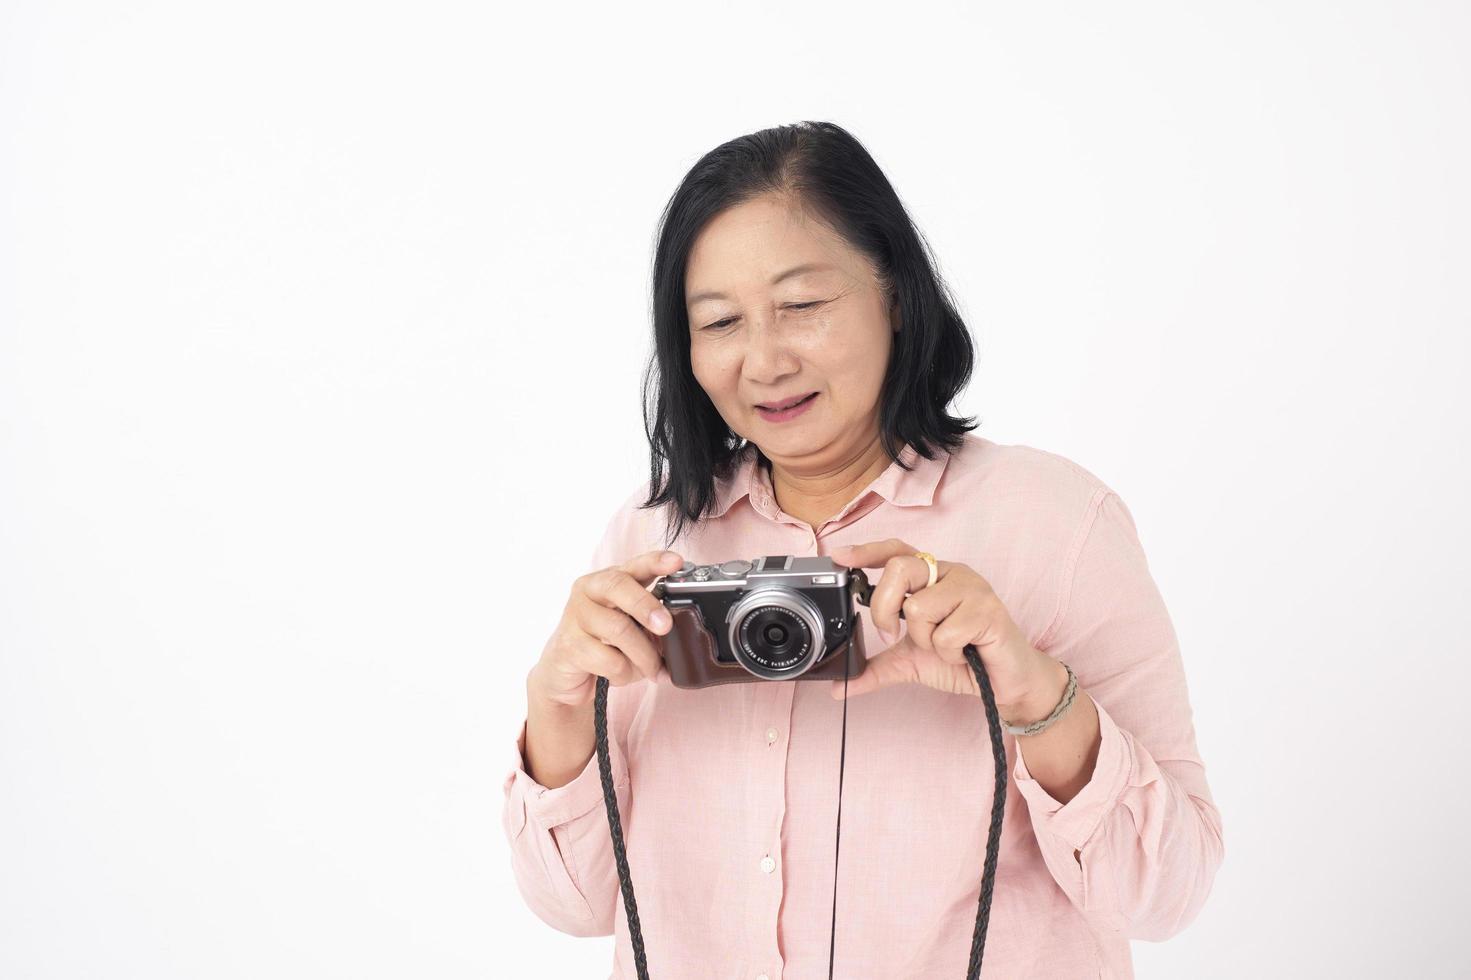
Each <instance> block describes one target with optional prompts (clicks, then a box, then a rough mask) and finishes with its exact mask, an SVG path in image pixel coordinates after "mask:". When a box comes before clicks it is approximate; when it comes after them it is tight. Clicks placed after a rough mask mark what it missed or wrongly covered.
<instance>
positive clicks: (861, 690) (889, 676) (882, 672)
mask: <svg viewBox="0 0 1471 980" xmlns="http://www.w3.org/2000/svg"><path fill="white" fill-rule="evenodd" d="M901 642H902V641H901ZM916 676H917V675H916V674H915V670H914V661H913V660H911V659H910V658H908V657H905V656H903V655H902V654H900V653H899V651H898V644H896V645H895V646H892V647H889V649H887V650H885V651H883V652H882V653H879V654H875V655H874V656H873V657H870V658H869V660H868V664H867V666H865V667H864V668H863V673H861V674H859V675H858V676H857V677H850V678H848V681H847V684H848V697H850V698H854V697H857V696H858V695H860V694H867V693H868V692H869V691H877V690H878V689H879V688H881V687H888V686H889V685H890V684H912V683H914V681H915V679H916ZM843 683H844V682H843V681H833V682H832V690H831V691H830V692H829V693H830V695H831V696H832V699H833V700H834V701H841V700H843Z"/></svg>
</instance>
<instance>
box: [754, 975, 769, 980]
mask: <svg viewBox="0 0 1471 980" xmlns="http://www.w3.org/2000/svg"><path fill="white" fill-rule="evenodd" d="M756 980H770V978H769V977H767V975H766V974H764V973H763V974H761V975H760V976H759V977H757V978H756Z"/></svg>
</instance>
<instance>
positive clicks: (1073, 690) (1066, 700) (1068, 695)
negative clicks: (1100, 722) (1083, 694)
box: [1001, 660, 1078, 735]
mask: <svg viewBox="0 0 1471 980" xmlns="http://www.w3.org/2000/svg"><path fill="white" fill-rule="evenodd" d="M1058 663H1062V661H1061V660H1059V661H1058ZM1062 665H1063V667H1066V668H1067V690H1065V691H1063V692H1062V700H1061V701H1059V702H1057V707H1055V708H1053V709H1052V714H1050V715H1048V716H1047V717H1046V718H1043V719H1042V720H1041V721H1034V722H1032V723H1031V724H1030V725H1013V724H1012V723H1011V722H1009V721H1006V720H1005V719H1002V722H1001V723H1002V726H1003V727H1005V729H1006V731H1007V733H1008V734H1011V735H1036V734H1037V733H1038V732H1042V731H1045V730H1046V729H1047V726H1049V725H1051V724H1052V723H1053V722H1054V721H1056V720H1057V719H1059V718H1061V717H1062V715H1063V712H1065V711H1067V709H1068V707H1069V706H1070V705H1071V704H1072V703H1073V698H1074V697H1076V696H1077V693H1078V678H1077V677H1076V676H1075V675H1074V674H1073V669H1072V668H1071V667H1068V665H1067V664H1062Z"/></svg>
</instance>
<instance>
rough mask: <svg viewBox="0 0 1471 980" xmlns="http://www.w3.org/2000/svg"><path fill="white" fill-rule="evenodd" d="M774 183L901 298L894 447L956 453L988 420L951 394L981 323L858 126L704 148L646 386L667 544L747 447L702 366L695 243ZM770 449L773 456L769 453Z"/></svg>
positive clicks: (671, 207) (678, 198)
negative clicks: (697, 347) (696, 354)
mask: <svg viewBox="0 0 1471 980" xmlns="http://www.w3.org/2000/svg"><path fill="white" fill-rule="evenodd" d="M768 193H777V194H783V195H787V196H788V197H790V198H791V200H792V202H793V204H794V206H797V207H800V208H801V209H802V210H803V211H804V212H809V213H811V214H813V215H815V216H817V217H818V218H819V219H820V220H821V221H822V222H824V223H825V224H827V225H828V226H829V227H831V228H832V229H833V231H835V232H836V233H838V234H839V235H841V236H842V237H843V239H844V240H845V241H847V242H848V244H849V245H850V246H851V247H853V248H855V249H857V250H858V251H859V252H861V253H863V254H864V255H865V256H867V258H868V259H869V261H870V262H871V263H872V264H873V266H874V268H875V269H876V270H877V273H878V281H879V285H880V287H881V288H882V289H883V291H884V292H885V293H886V294H888V295H889V298H890V301H891V302H893V303H897V304H898V308H899V318H900V329H899V330H898V332H897V333H896V334H895V335H894V347H893V350H892V352H891V354H890V357H889V366H888V370H887V372H886V373H885V375H884V383H883V389H882V391H881V394H880V409H879V428H880V433H881V438H882V441H883V445H884V450H885V452H887V453H888V455H889V458H890V459H891V460H894V461H898V458H899V453H900V451H901V450H902V448H903V445H904V444H905V443H907V444H909V445H910V446H912V447H913V448H914V449H915V451H916V452H918V453H919V454H920V455H921V456H923V457H924V458H925V459H934V458H935V453H936V452H946V453H949V452H953V451H954V450H955V449H956V448H958V447H959V446H960V444H961V443H962V442H963V441H964V438H965V433H966V432H969V431H970V430H971V429H974V428H976V424H975V421H974V418H973V417H971V416H961V417H955V416H952V415H950V414H949V406H950V402H951V401H952V400H953V399H954V398H955V396H956V395H957V394H958V393H959V392H960V391H961V389H963V388H964V387H965V385H966V383H967V382H968V381H969V380H970V374H971V368H972V365H973V363H974V361H975V347H974V344H973V343H972V341H971V337H970V331H969V330H967V329H966V326H965V323H964V321H962V320H961V318H960V314H959V313H958V312H957V311H956V308H955V303H954V301H953V300H952V299H951V297H950V294H949V290H948V288H947V287H946V285H945V283H944V281H943V280H942V279H941V277H940V274H939V272H938V270H937V269H936V263H935V262H934V260H933V258H932V256H931V252H930V249H929V246H928V244H927V243H926V242H925V240H924V238H923V236H922V235H921V234H920V232H919V229H918V228H916V227H915V225H914V222H913V221H912V220H911V219H910V217H909V214H908V212H906V211H905V210H904V205H903V204H902V203H901V202H900V200H899V195H898V194H896V193H895V192H894V188H893V187H892V186H891V185H890V184H889V181H888V178H886V177H885V176H884V173H883V171H882V170H880V169H879V166H878V164H877V163H875V162H874V159H873V157H871V156H870V155H869V153H868V151H867V150H866V149H864V147H863V145H862V144H861V143H859V142H858V140H857V139H855V138H854V137H853V135H852V134H851V133H849V132H848V131H847V130H845V129H844V128H843V127H841V126H839V125H837V124H836V123H831V122H814V121H803V122H799V123H795V124H791V125H785V126H776V127H773V128H771V129H763V130H761V131H759V132H756V133H751V134H750V135H748V136H739V137H737V138H735V139H733V140H730V141H728V142H726V143H722V144H721V145H719V146H717V147H715V148H714V149H713V150H711V151H709V152H708V153H706V154H705V155H704V156H702V157H701V158H700V159H699V160H698V161H696V163H695V165H694V166H693V167H691V168H690V169H689V172H688V173H686V174H685V176H684V179H683V180H681V181H680V183H679V186H678V187H677V188H676V189H675V191H674V194H673V195H672V196H671V197H670V199H669V202H668V203H667V204H666V205H665V207H664V211H663V214H662V215H661V217H660V221H659V227H658V234H657V243H656V245H655V249H654V269H653V297H652V298H653V326H654V351H653V354H652V356H651V357H650V360H649V364H648V367H647V369H646V370H645V372H644V380H643V392H642V398H643V405H644V429H645V432H646V434H647V435H648V439H649V447H650V461H649V497H648V499H647V500H646V501H644V502H643V503H642V504H640V505H639V509H640V510H642V509H646V508H649V507H654V506H657V505H660V504H670V505H671V506H670V508H669V517H668V528H667V531H668V537H667V538H666V543H665V547H668V546H669V545H670V544H672V543H673V542H674V540H675V539H676V538H678V537H679V535H680V533H681V532H682V531H683V530H684V527H685V525H686V523H688V522H696V523H698V522H699V521H701V520H702V519H703V518H704V516H705V515H706V513H707V512H708V511H709V510H710V509H711V508H712V507H713V505H714V503H715V497H716V485H715V484H716V479H717V478H725V477H729V476H730V475H732V473H733V470H734V463H735V461H736V459H737V458H738V457H739V456H740V454H741V452H742V451H743V450H744V449H745V447H746V440H744V439H742V438H741V437H740V436H738V435H737V434H736V433H735V432H734V431H732V430H731V428H730V426H728V425H727V424H726V422H725V420H724V419H723V418H722V417H721V416H720V413H719V412H718V411H717V410H716V408H715V405H714V403H713V402H711V401H710V397H709V395H707V394H706V393H705V390H704V388H702V387H701V386H700V384H699V382H698V381H697V380H696V379H695V376H694V371H693V369H692V367H691V366H690V349H689V344H690V341H689V317H688V312H687V310H686V307H685V273H686V270H687V267H688V263H689V253H690V249H691V248H692V247H693V245H694V242H695V239H696V238H697V237H698V235H699V233H700V231H701V229H702V228H704V226H705V225H706V223H707V222H709V221H710V220H711V219H712V218H714V217H715V216H716V215H717V214H719V213H721V212H722V211H725V210H726V209H728V208H731V207H734V206H736V205H739V204H743V203H745V202H747V201H749V200H751V199H752V198H755V197H758V196H761V195H763V194H768ZM757 452H758V454H759V453H760V449H759V447H758V448H757ZM760 456H761V460H762V461H764V458H765V457H764V454H760ZM666 462H667V464H668V467H667V472H666V467H665V464H666ZM899 465H900V466H901V467H904V463H903V462H900V463H899ZM905 468H906V469H907V467H905Z"/></svg>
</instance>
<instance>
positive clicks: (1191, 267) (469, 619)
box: [0, 0, 1471, 980]
mask: <svg viewBox="0 0 1471 980" xmlns="http://www.w3.org/2000/svg"><path fill="white" fill-rule="evenodd" d="M536 7H537V5H517V6H516V7H502V6H500V5H494V6H493V5H487V4H468V3H466V4H460V5H446V4H425V3H415V4H412V5H410V4H407V3H401V4H398V5H388V4H374V5H364V4H348V3H337V4H325V3H319V2H303V0H293V2H290V3H283V2H276V3H260V2H257V3H251V4H236V5H232V6H230V7H229V8H226V7H225V6H224V5H220V4H191V3H148V2H144V3H136V4H129V5H126V6H125V7H124V6H120V5H114V4H101V3H98V4H90V5H84V4H77V3H57V2H45V3H42V2H29V3H17V2H14V0H12V2H10V3H8V4H5V5H4V6H3V7H0V794H3V795H0V975H3V976H4V977H7V978H51V977H67V978H74V977H75V978H80V977H108V978H112V977H138V978H149V980H159V978H173V977H179V978H184V977H189V978H195V977H270V978H277V977H311V978H317V977H362V978H387V977H410V976H412V977H435V978H458V977H509V976H520V975H531V974H532V971H533V970H535V972H536V975H546V976H556V977H602V976H606V974H607V971H608V970H609V969H610V965H611V960H612V939H611V938H595V939H576V938H573V937H570V936H565V935H562V934H560V933H557V932H555V931H553V930H552V929H551V928H550V927H548V926H546V925H544V924H543V923H541V921H540V920H538V919H536V918H535V917H534V916H533V915H531V914H530V913H529V912H528V911H527V910H526V908H525V907H524V906H523V905H522V903H521V901H520V897H519V895H518V893H517V891H516V889H515V885H514V882H513V880H512V879H511V877H510V866H509V859H508V856H507V851H506V845H505V841H504V838H503V832H502V829H501V826H500V807H501V801H502V791H501V781H502V779H503V778H504V775H505V772H506V770H505V762H506V752H507V747H508V746H509V745H510V744H511V743H510V739H511V738H512V736H513V735H514V733H515V729H516V728H517V726H518V724H519V722H520V719H521V717H522V712H523V711H524V709H525V703H524V697H525V689H524V679H525V674H526V671H527V669H528V668H529V667H530V666H531V664H532V663H533V662H534V661H535V659H536V658H537V657H538V656H539V655H540V652H541V649H542V645H543V643H544V642H545V640H546V637H547V636H548V635H549V633H550V631H551V629H552V627H553V626H554V624H555V622H556V619H557V616H558V615H559V613H560V610H561V607H562V604H563V602H564V601H565V599H566V593H567V589H568V588H569V586H570V584H571V578H572V577H573V576H574V575H575V574H577V573H578V572H580V571H581V568H582V563H583V562H584V561H585V560H586V558H587V556H588V555H589V554H590V552H591V548H592V545H593V544H594V543H595V541H596V539H597V535H598V534H599V533H600V532H601V530H602V528H603V525H604V523H605V521H606V520H607V518H608V516H609V515H610V514H611V512H612V509H613V508H614V506H615V505H616V504H617V503H618V502H619V501H620V500H621V499H623V497H624V496H626V495H627V494H628V493H629V492H631V491H632V489H633V488H634V487H635V486H636V485H637V484H638V483H639V482H640V481H642V480H643V479H645V478H646V477H647V476H648V473H647V449H646V446H645V443H644V441H643V435H642V422H641V418H640V415H639V394H638V386H639V380H640V371H641V369H642V367H643V364H644V360H645V358H646V356H647V354H648V352H649V339H648V298H647V290H648V278H649V266H650V253H651V247H652V242H653V233H654V226H655V221H656V219H657V216H658V212H659V209H660V208H661V207H662V206H663V204H664V202H665V200H666V198H667V197H668V195H669V194H670V192H671V191H672V190H673V188H674V186H675V184H676V183H677V182H678V180H679V178H680V177H681V176H682V174H683V173H684V171H685V170H686V169H687V168H688V167H689V166H690V165H691V164H692V163H693V162H694V161H695V159H697V158H698V157H699V155H700V154H702V153H703V152H705V151H706V150H708V149H710V148H711V147H713V146H715V145H716V144H718V143H720V142H723V141H724V140H726V139H729V138H731V137H734V136H737V135H740V134H743V133H747V132H750V131H753V130H756V129H760V128H763V127H766V126H771V125H776V124H778V123H783V122H792V121H796V120H799V119H830V120H833V121H836V122H839V123H840V124H842V125H844V126H846V127H847V128H849V129H850V130H851V131H853V132H854V134H855V135H856V136H857V137H858V138H859V139H860V140H862V141H863V142H864V143H865V145H866V146H868V148H869V149H870V151H871V152H872V153H873V155H874V156H875V157H876V159H877V160H878V162H879V164H880V165H881V166H882V167H883V168H884V169H885V171H886V172H887V173H888V175H889V177H890V179H891V180H892V181H893V182H894V184H895V186H896V188H897V189H898V191H899V193H900V195H901V197H903V199H904V201H905V202H906V204H907V205H908V206H909V207H910V208H911V209H912V213H913V215H914V217H915V219H916V220H917V222H918V223H919V226H920V228H921V229H922V230H923V232H924V234H925V235H926V236H927V238H928V239H929V241H930V243H931V244H932V246H933V247H934V249H935V251H936V253H937V255H938V258H939V262H940V267H941V271H942V273H943V274H944V275H945V276H946V277H947V279H948V281H949V282H950V284H951V286H952V288H953V289H954V292H955V294H956V296H957V298H958V300H959V302H960V305H961V309H962V312H963V313H964V315H965V316H966V317H967V319H968V322H969V323H970V325H971V328H972V330H973V331H974V334H975V337H976V340H977V343H978V346H979V350H980V363H979V366H978V370H977V373H976V375H975V378H974V381H973V383H972V385H971V387H970V389H969V390H968V391H967V392H966V394H965V397H964V399H963V401H962V402H961V403H960V406H959V407H960V409H961V410H962V411H963V412H965V413H967V414H974V415H978V416H979V417H980V420H981V423H982V424H981V427H980V428H979V429H978V430H977V431H978V432H979V433H980V434H981V435H984V436H986V437H987V438H989V439H992V440H994V441H998V442H1005V443H1024V444H1028V445H1032V446H1036V447H1039V448H1044V449H1047V450H1049V451H1052V452H1057V453H1061V454H1063V455H1065V456H1067V457H1069V458H1071V459H1073V460H1075V461H1077V462H1078V463H1080V464H1081V465H1083V466H1085V467H1087V468H1088V469H1090V470H1092V471H1093V472H1094V473H1095V474H1097V475H1098V476H1099V477H1100V478H1101V479H1103V480H1104V481H1105V482H1107V483H1109V484H1110V485H1111V486H1112V487H1113V488H1114V489H1116V490H1118V491H1119V493H1120V494H1121V495H1122V496H1123V498H1124V499H1125V501H1127V503H1128V505H1129V507H1130V508H1131V511H1132V513H1133V514H1134V515H1135V518H1136V520H1137V522H1138V524H1139V530H1140V533H1141V536H1142V539H1143V541H1144V545H1145V548H1146V551H1147V552H1148V554H1149V557H1150V562H1151V568H1152V570H1153V571H1154V574H1155V576H1156V579H1157V581H1158V582H1159V584H1160V587H1161V590H1162V591H1163V593H1164V595H1165V598H1166V601H1167V602H1168V604H1169V606H1170V609H1171V612H1172V614H1173V616H1174V618H1175V624H1176V629H1177V631H1178V633H1179V635H1180V639H1181V644H1182V649H1183V652H1184V656H1185V661H1186V669H1187V674H1188V678H1189V682H1190V686H1191V694H1192V700H1193V704H1194V708H1195V712H1196V724H1197V728H1198V733H1199V743H1200V748H1201V751H1202V754H1203V756H1204V758H1205V760H1206V764H1207V774H1208V776H1209V778H1210V780H1211V784H1212V788H1213V790H1214V792H1215V795H1216V798H1217V802H1218V804H1219V806H1220V809H1221V812H1222V817H1223V823H1224V834H1225V840H1226V857H1225V863H1224V865H1223V866H1222V868H1221V871H1220V874H1219V876H1218V877H1217V880H1216V885H1215V889H1214V892H1213V894H1212V896H1211V899H1210V901H1209V903H1208V904H1207V906H1206V908H1205V910H1204V912H1203V913H1202V914H1201V917H1200V918H1199V919H1198V920H1197V921H1196V923H1195V924H1194V925H1192V926H1191V927H1190V928H1189V929H1187V930H1186V931H1185V932H1184V933H1182V934H1181V935H1180V936H1178V937H1176V938H1175V939H1172V940H1170V941H1168V942H1166V943H1163V944H1157V945H1156V944H1149V943H1136V944H1135V957H1136V965H1137V969H1138V975H1139V976H1140V977H1151V978H1166V977H1185V976H1189V977H1241V976H1257V977H1376V976H1387V975H1391V974H1395V975H1402V976H1410V975H1414V976H1419V977H1430V976H1443V977H1449V976H1455V975H1464V971H1465V970H1466V969H1467V966H1466V963H1467V959H1468V956H1467V954H1466V953H1465V952H1464V950H1463V949H1462V948H1461V944H1460V942H1459V938H1460V932H1461V927H1462V913H1463V906H1464V901H1463V892H1464V886H1465V882H1466V879H1467V876H1468V870H1471V869H1468V860H1467V857H1466V851H1465V849H1464V847H1463V846H1462V841H1463V839H1464V832H1463V828H1464V827H1465V826H1466V825H1467V822H1468V817H1471V812H1468V809H1471V808H1468V805H1467V791H1466V788H1465V786H1464V783H1463V778H1462V777H1463V775H1464V771H1465V762H1464V759H1463V756H1464V751H1465V749H1466V747H1467V746H1466V736H1465V734H1464V732H1465V729H1464V725H1463V723H1462V722H1461V721H1459V720H1458V719H1460V718H1464V716H1465V715H1464V713H1465V710H1466V708H1465V705H1466V693H1465V691H1466V688H1467V683H1468V681H1471V667H1468V658H1467V654H1468V652H1471V651H1468V643H1467V639H1466V637H1467V630H1468V627H1471V614H1468V603H1467V601H1466V599H1465V598H1464V593H1465V590H1466V587H1467V584H1468V571H1471V568H1468V565H1471V561H1468V558H1467V553H1468V546H1471V533H1468V523H1471V520H1468V516H1467V499H1468V491H1471V485H1468V484H1471V481H1468V473H1467V463H1466V448H1465V447H1466V443H1467V441H1468V437H1471V431H1468V430H1471V411H1468V408H1471V405H1468V395H1467V383H1468V377H1467V373H1468V367H1467V366H1468V364H1471V349H1468V348H1471V344H1468V341H1467V332H1468V328H1471V315H1468V310H1471V303H1468V289H1467V272H1468V269H1471V232H1468V228H1471V192H1468V183H1467V180H1466V175H1467V174H1468V173H1471V136H1468V120H1471V77H1468V68H1467V60H1466V57H1465V54H1466V51H1467V50H1468V48H1471V13H1468V8H1467V6H1466V5H1465V4H1460V3H1452V2H1446V3H1440V4H1430V3H1406V2H1382V3H1373V4H1368V3H1351V4H1341V3H1327V2H1323V3H1303V2H1296V3H1283V2H1237V3H1233V4H1230V5H1211V6H1210V7H1208V6H1207V5H1204V4H1178V3H1167V2H1159V3H1150V4H1139V3H1133V4H1092V3H1082V2H1076V3H1069V4H1026V5H1021V4H1011V5H1004V6H1003V5H994V9H988V10H976V9H974V6H973V5H962V4H936V3H925V2H920V3H913V4H904V5H902V6H900V7H897V8H896V7H892V6H879V5H865V4H852V3H848V4H843V5H837V4H830V5H823V6H820V7H819V6H813V7H805V8H804V7H802V6H801V5H797V6H793V5H791V4H787V3H748V4H741V5H733V4H732V5H711V6H708V7H701V6H698V5H686V4H673V3H670V4H659V5H657V6H656V5H645V6H643V7H642V8H641V9H640V10H639V11H638V12H636V13H635V12H630V11H629V10H627V9H625V8H622V7H621V6H619V5H607V4H599V5H592V4H588V5H585V6H573V7H570V8H569V7H567V6H557V7H550V8H542V9H533V8H536ZM517 8H520V9H517ZM589 472H608V473H611V474H613V475H612V477H610V478H607V479H599V480H597V481H584V479H583V475H584V474H586V473H589ZM998 900H1000V899H999V898H998ZM797 980H805V978H797Z"/></svg>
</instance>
